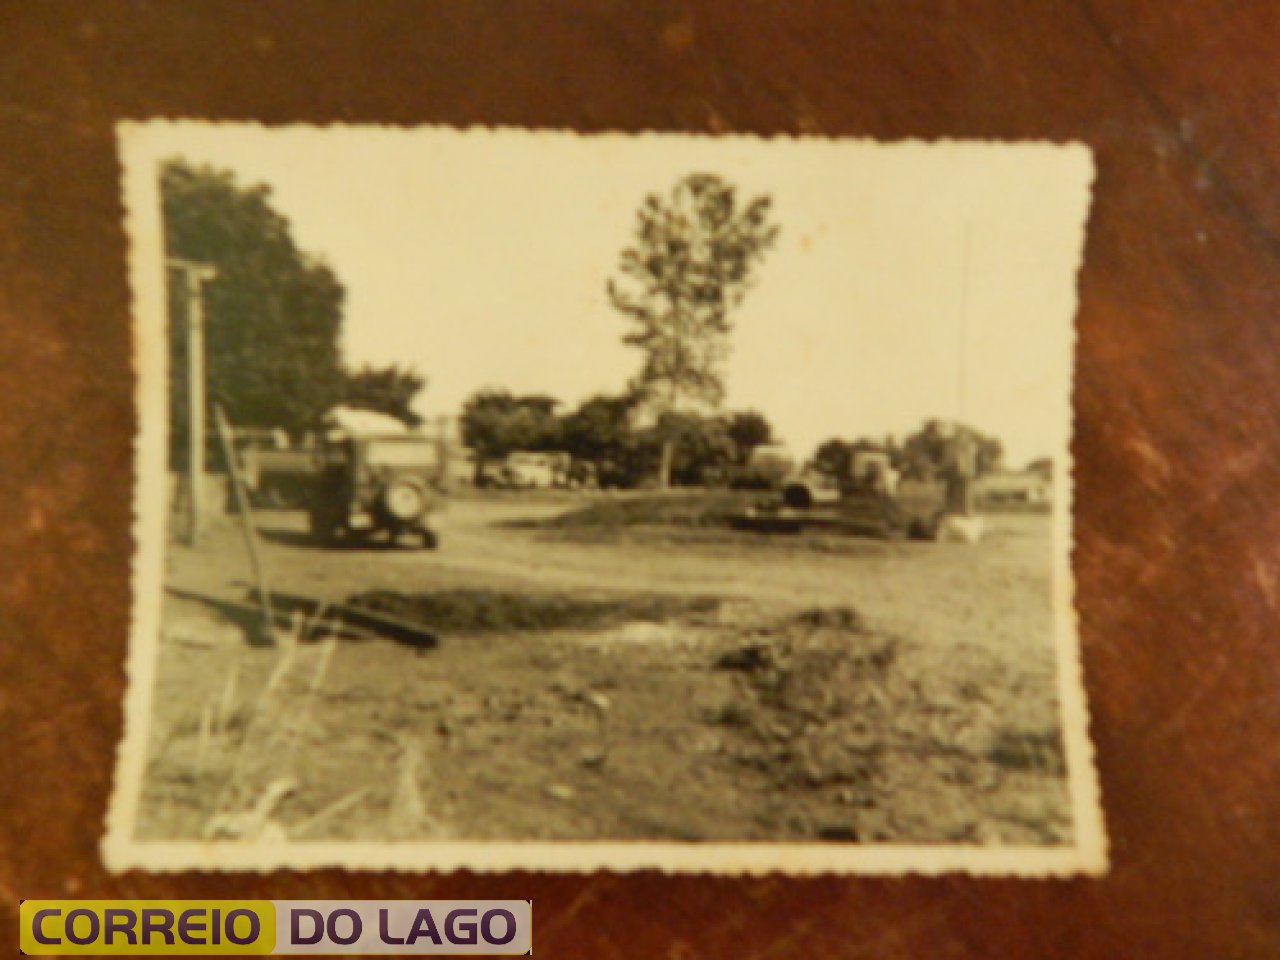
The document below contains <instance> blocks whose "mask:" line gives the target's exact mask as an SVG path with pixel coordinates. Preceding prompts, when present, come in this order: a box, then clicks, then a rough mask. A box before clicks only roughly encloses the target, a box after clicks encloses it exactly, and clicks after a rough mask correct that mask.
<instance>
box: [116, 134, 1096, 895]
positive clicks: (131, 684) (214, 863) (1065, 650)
mask: <svg viewBox="0 0 1280 960" xmlns="http://www.w3.org/2000/svg"><path fill="white" fill-rule="evenodd" d="M211 129H212V130H216V131H217V132H218V134H219V135H220V136H226V137H264V136H266V137H271V136H283V135H288V134H289V133H290V132H293V131H307V132H308V133H309V134H315V133H316V132H322V133H323V136H325V137H335V138H336V137H395V138H420V139H421V140H422V141H423V143H424V144H426V143H428V142H429V141H430V139H431V138H436V137H468V138H476V139H478V140H483V141H484V142H485V143H486V144H488V146H489V147H490V148H491V149H493V150H495V151H508V152H510V153H511V154H512V156H518V154H519V151H520V150H522V149H525V148H526V147H527V146H528V145H529V144H530V143H531V142H533V141H537V140H539V139H541V138H570V139H581V140H597V141H598V140H604V141H609V142H610V143H611V144H613V145H616V147H615V148H616V149H619V150H625V149H627V147H628V145H629V144H631V143H634V142H636V141H638V140H644V141H648V142H651V143H652V142H657V143H660V144H667V143H669V144H673V145H678V144H682V143H688V142H689V141H698V142H701V143H719V142H736V143H739V144H742V143H750V144H752V145H753V147H754V148H755V149H758V151H759V152H760V157H761V159H762V162H764V161H765V160H767V162H770V163H786V162H788V160H789V159H790V158H791V157H792V156H794V154H795V151H796V149H797V148H803V147H806V146H808V145H812V144H820V145H821V146H822V148H823V149H835V150H841V149H863V150H865V149H875V150H883V151H900V152H902V155H903V156H906V155H907V154H908V153H910V152H912V151H922V150H923V151H936V152H940V153H945V152H946V151H948V150H972V149H974V148H975V147H980V148H982V149H989V150H992V151H1016V152H1019V155H1025V156H1026V157H1027V158H1028V160H1034V158H1043V157H1044V156H1046V155H1052V156H1053V157H1054V159H1055V162H1058V163H1060V164H1061V166H1062V170H1063V176H1062V178H1061V179H1062V184H1061V188H1062V190H1064V191H1069V192H1070V194H1071V198H1072V202H1073V203H1074V205H1075V207H1074V208H1075V209H1078V222H1076V223H1074V224H1071V225H1070V229H1072V230H1074V231H1075V233H1074V236H1073V238H1072V241H1073V243H1074V245H1075V249H1076V251H1077V253H1076V262H1075V264H1074V265H1073V267H1072V269H1073V274H1072V277H1071V280H1072V290H1073V293H1074V291H1075V290H1076V282H1075V281H1076V278H1077V274H1078V271H1079V270H1080V269H1081V268H1082V260H1083V254H1084V241H1085V233H1086V224H1087V218H1088V212H1089V206H1090V203H1091V190H1092V183H1093V177H1094V164H1093V158H1092V154H1091V152H1090V151H1089V149H1088V148H1087V147H1085V146H1084V145H1082V144H1078V143H1049V142H1044V141H959V140H930V141H922V140H908V141H892V142H882V141H874V140H867V139H829V138H822V137H792V136H781V137H777V138H764V137H756V136H738V135H733V136H718V135H717V136H707V135H690V134H677V133H660V132H644V133H621V132H619V133H587V134H584V133H576V132H573V131H565V130H528V129H521V128H492V127H475V128H454V127H440V126H422V127H382V126H358V125H351V126H345V125H334V126H325V127H317V126H312V125H305V124H302V125H289V126H272V127H269V126H264V125H260V124H252V123H214V122H207V121H200V120H154V121H128V122H122V123H121V124H119V126H118V129H117V145H118V149H119V151H120V162H121V168H122V191H123V200H124V210H125V227H126V234H127V239H128V263H127V269H128V276H129V282H130V287H131V290H132V307H133V344H134V351H135V354H134V366H135V372H136V401H137V408H138V434H137V437H136V440H135V471H136V473H135V487H134V489H135V495H134V528H133V534H134V540H135V553H134V556H133V560H132V580H131V582H132V594H133V596H132V617H131V627H130V633H129V639H128V656H127V680H128V689H127V692H126V696H125V703H124V735H123V738H122V740H121V743H120V745H119V748H118V754H117V758H116V771H115V779H114V785H113V790H112V795H111V798H110V803H109V808H108V810H107V815H106V832H105V836H104V838H103V841H102V847H101V849H102V855H103V858H104V861H105V864H106V866H107V867H108V869H110V870H111V871H113V872H118V871H123V870H129V869H141V870H147V871H157V872H172V871H224V870H252V871H266V870H275V869H281V868H289V869H316V868H326V867H341V868H349V869H353V870H398V871H415V872H428V871H429V872H439V871H453V870H469V871H489V872H496V871H510V870H536V871H556V872H585V871H597V870H611V871H630V870H660V871H669V872H678V873H688V874H767V873H780V874H795V875H812V874H820V873H839V874H865V875H905V874H922V875H937V874H944V873H966V874H971V875H975V876H1011V877H1035V878H1044V877H1066V876H1073V875H1081V874H1084V875H1101V874H1103V873H1105V872H1106V870H1107V866H1108V859H1107V839H1106V833H1105V828H1104V820H1103V815H1102V806H1101V797H1100V791H1099V785H1098V778H1097V772H1096V766H1095V762H1094V751H1093V746H1092V744H1091V741H1090V739H1089V732H1088V731H1089V713H1088V708H1087V703H1086V698H1085V692H1084V684H1083V677H1082V670H1081V664H1080V643H1079V637H1078V626H1077V615H1076V611H1075V606H1074V579H1073V575H1072V568H1071V552H1072V547H1073V535H1072V502H1073V482H1072V470H1071V463H1070V445H1069V442H1068V444H1067V446H1066V449H1064V450H1061V451H1055V453H1058V452H1060V453H1061V457H1062V459H1061V461H1060V462H1057V464H1056V466H1055V477H1054V481H1055V497H1054V506H1053V513H1052V537H1053V558H1052V578H1053V591H1052V594H1053V595H1052V603H1053V608H1054V609H1053V612H1054V637H1053V643H1054V649H1055V654H1056V672H1057V678H1056V679H1057V690H1058V697H1059V703H1060V708H1061V723H1062V733H1063V740H1064V745H1065V754H1066V770H1067V773H1066V782H1067V789H1068V792H1069V795H1070V799H1071V809H1072V816H1073V821H1074V822H1073V827H1074V830H1073V835H1074V841H1073V843H1072V844H1071V845H1069V846H1055V847H1038V846H1036V847H1032V846H1025V847H1024V846H979V845H963V844H956V845H928V846H921V845H899V844H891V843H879V844H877V843H870V844H863V843H838V844H836V843H829V842H814V843H773V842H749V843H719V842H688V843H681V842H648V841H627V842H609V841H600V842H524V841H502V842H489V841H486V842H456V841H450V842H427V843H423V842H403V843H397V842H382V841H379V842H358V841H352V842H341V843H338V842H325V843H304V842H281V843H260V844H249V843H237V842H227V841H216V842H215V841H189V842H188V841H182V842H170V841H140V840H137V839H135V836H134V827H135V822H136V818H137V815H138V810H139V805H140V798H141V792H142V785H143V779H144V774H145V764H146V752H147V745H148V743H149V740H150V724H151V700H152V688H153V685H154V683H155V680H156V673H157V660H158V649H159V638H160V628H161V613H160V610H161V598H162V593H163V583H162V573H163V569H164V551H165V538H166V532H165V512H166V504H167V499H168V498H167V493H166V463H165V459H166V455H165V451H166V448H167V437H166V433H167V418H168V412H167V410H168V407H167V405H168V398H167V364H168V346H167V340H166V334H165V329H166V322H167V321H166V309H167V302H166V279H165V273H164V267H163V263H164V255H163V254H164V249H163V230H162V224H161V216H160V201H159V185H158V171H159V164H160V163H161V162H162V161H163V160H165V159H167V158H169V157H171V156H173V155H174V154H176V153H180V152H181V150H182V147H183V141H184V137H186V136H188V135H190V134H191V133H193V132H199V133H200V134H202V135H206V134H208V132H209V131H210V130H211ZM1074 299H1075V298H1074V297H1073V303H1072V316H1071V318H1070V320H1069V323H1070V324H1071V330H1072V333H1071V349H1072V350H1073V351H1074V343H1075V335H1074V322H1075V321H1074V315H1075V310H1076V304H1075V302H1074ZM1072 368H1073V364H1072ZM1072 379H1073V378H1071V377H1069V378H1068V380H1069V382H1068V383H1066V384H1064V385H1063V388H1064V389H1065V390H1066V391H1067V393H1068V396H1067V398H1066V409H1068V410H1070V409H1071V405H1070V392H1071V389H1072V386H1073V384H1072V382H1070V381H1071V380H1072ZM1069 415H1070V414H1069Z"/></svg>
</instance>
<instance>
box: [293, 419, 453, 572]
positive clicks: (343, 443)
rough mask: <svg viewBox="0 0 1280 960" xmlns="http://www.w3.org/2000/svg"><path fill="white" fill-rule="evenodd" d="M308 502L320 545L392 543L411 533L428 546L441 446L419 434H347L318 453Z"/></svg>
mask: <svg viewBox="0 0 1280 960" xmlns="http://www.w3.org/2000/svg"><path fill="white" fill-rule="evenodd" d="M317 458H318V470H317V474H316V482H315V485H314V488H313V492H312V498H311V504H310V511H309V513H310V520H311V531H312V533H313V534H314V535H315V536H316V537H317V538H319V539H320V540H321V541H322V542H325V543H343V542H353V541H360V540H364V539H368V538H371V537H373V536H375V535H377V534H386V535H387V536H388V537H389V538H390V539H391V540H393V541H395V540H398V539H399V538H400V537H402V536H404V535H408V534H412V535H416V536H417V537H419V538H420V539H421V541H422V544H423V546H425V547H428V548H434V547H436V546H437V545H438V543H439V537H438V535H437V534H436V532H435V531H434V530H433V529H432V528H431V527H430V525H429V522H430V518H431V516H432V514H434V513H435V512H437V511H438V510H439V509H440V508H441V506H442V505H443V498H444V494H445V492H446V489H447V463H446V462H445V461H446V458H445V454H444V447H443V446H442V445H441V444H440V443H439V442H438V441H437V440H436V439H433V438H431V437H425V436H422V435H420V434H412V433H399V434H394V435H359V436H355V435H351V436H342V437H338V438H334V439H330V440H328V441H326V442H325V443H324V444H323V445H322V446H321V447H320V448H319V449H318V450H317Z"/></svg>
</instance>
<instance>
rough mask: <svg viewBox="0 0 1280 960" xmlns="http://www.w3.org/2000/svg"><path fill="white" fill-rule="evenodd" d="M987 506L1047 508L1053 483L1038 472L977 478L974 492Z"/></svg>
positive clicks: (996, 474) (1050, 500)
mask: <svg viewBox="0 0 1280 960" xmlns="http://www.w3.org/2000/svg"><path fill="white" fill-rule="evenodd" d="M974 492H975V493H976V494H977V496H978V499H979V500H981V501H982V502H984V503H989V504H1026V505H1029V506H1048V505H1049V504H1051V503H1053V481H1052V480H1050V479H1049V478H1048V477H1046V476H1045V475H1044V473H1043V472H1042V471H1039V470H1035V471H1032V470H1026V471H1021V472H1016V473H1015V472H1000V473H989V474H987V475H986V476H983V477H979V478H978V480H977V482H976V485H975V491H974Z"/></svg>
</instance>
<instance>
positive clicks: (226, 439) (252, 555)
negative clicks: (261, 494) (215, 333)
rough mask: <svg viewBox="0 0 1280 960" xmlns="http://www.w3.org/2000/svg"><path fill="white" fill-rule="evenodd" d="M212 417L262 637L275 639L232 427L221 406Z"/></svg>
mask: <svg viewBox="0 0 1280 960" xmlns="http://www.w3.org/2000/svg"><path fill="white" fill-rule="evenodd" d="M214 416H215V418H216V420H217V424H218V436H219V437H220V438H221V440H222V453H223V456H225V457H226V459H227V472H228V473H229V474H230V475H231V489H232V492H233V494H234V495H235V498H236V511H237V512H238V513H239V514H240V526H241V529H242V530H243V531H244V543H245V547H246V548H247V549H248V551H249V565H250V566H251V567H252V568H253V581H254V584H255V585H256V586H257V588H258V598H259V601H260V602H261V604H262V621H263V628H264V630H265V635H266V636H267V637H268V638H269V639H271V640H272V641H273V642H274V640H275V632H274V630H275V612H274V611H273V610H272V609H271V590H270V588H269V587H268V585H267V575H266V571H265V570H264V569H263V566H262V558H261V557H260V556H259V553H258V535H257V532H256V531H255V530H254V527H253V510H252V509H251V508H250V506H249V494H248V492H247V491H246V490H245V486H244V478H243V477H241V476H240V462H239V460H238V459H237V458H236V451H235V443H234V442H233V441H232V436H231V425H230V424H229V423H228V422H227V418H226V416H225V415H224V414H223V412H222V407H220V406H215V407H214Z"/></svg>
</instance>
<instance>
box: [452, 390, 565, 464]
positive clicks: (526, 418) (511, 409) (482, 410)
mask: <svg viewBox="0 0 1280 960" xmlns="http://www.w3.org/2000/svg"><path fill="white" fill-rule="evenodd" d="M558 404H559V401H557V400H556V399H554V398H553V397H546V396H541V395H531V396H527V397H516V396H512V394H511V393H510V392H509V391H507V390H481V391H479V392H478V393H476V394H474V395H473V396H472V397H471V398H470V399H469V400H467V402H466V403H465V404H464V405H463V407H462V441H463V443H465V444H466V445H467V446H469V447H471V448H472V449H474V450H475V451H476V454H477V455H478V456H479V457H481V458H482V459H485V460H500V459H502V458H503V457H505V456H506V455H507V454H509V453H511V451H513V450H550V449H554V448H555V447H556V446H557V443H558V437H559V423H558V421H557V419H556V416H555V408H556V406H557V405H558Z"/></svg>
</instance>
